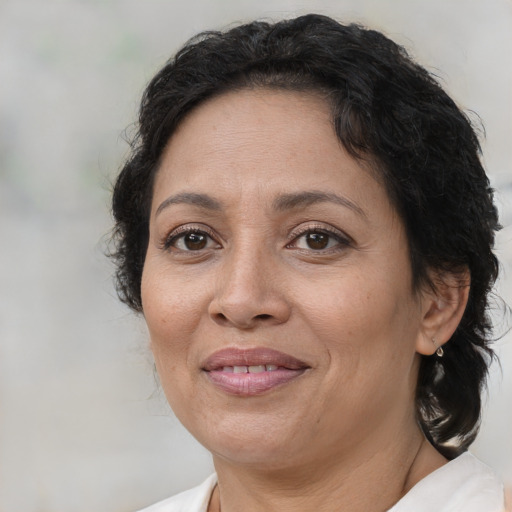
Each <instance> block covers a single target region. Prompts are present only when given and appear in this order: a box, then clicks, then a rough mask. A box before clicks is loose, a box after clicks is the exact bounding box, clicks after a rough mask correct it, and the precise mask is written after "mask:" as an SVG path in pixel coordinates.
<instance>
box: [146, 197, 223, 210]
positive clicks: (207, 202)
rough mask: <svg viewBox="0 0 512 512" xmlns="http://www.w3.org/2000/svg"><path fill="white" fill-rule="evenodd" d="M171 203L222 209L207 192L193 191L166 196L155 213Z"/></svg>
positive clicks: (207, 208) (206, 208)
mask: <svg viewBox="0 0 512 512" xmlns="http://www.w3.org/2000/svg"><path fill="white" fill-rule="evenodd" d="M172 204H191V205H193V206H198V207H199V208H203V209H205V210H215V211H219V210H221V209H222V205H221V204H220V203H219V201H217V200H216V199H213V197H210V196H209V195H207V194H197V193H194V192H182V193H181V194H176V195H175V196H170V197H168V198H167V199H166V200H165V201H163V202H162V203H160V206H159V207H158V208H157V209H156V213H155V215H158V214H159V213H161V212H162V210H164V209H165V208H168V207H169V206H171V205H172Z"/></svg>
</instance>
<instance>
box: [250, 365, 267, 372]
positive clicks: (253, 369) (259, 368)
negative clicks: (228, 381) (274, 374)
mask: <svg viewBox="0 0 512 512" xmlns="http://www.w3.org/2000/svg"><path fill="white" fill-rule="evenodd" d="M264 371H265V366H264V365H262V364H260V365H259V366H249V373H261V372H264Z"/></svg>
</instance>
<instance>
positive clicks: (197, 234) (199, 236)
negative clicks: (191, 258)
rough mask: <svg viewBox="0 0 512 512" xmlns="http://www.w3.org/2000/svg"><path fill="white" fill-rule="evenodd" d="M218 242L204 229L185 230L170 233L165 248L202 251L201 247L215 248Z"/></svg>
mask: <svg viewBox="0 0 512 512" xmlns="http://www.w3.org/2000/svg"><path fill="white" fill-rule="evenodd" d="M218 247H219V244H218V243H217V242H216V241H215V240H213V238H212V237H211V236H210V235H209V234H208V233H206V232H204V231H199V230H193V229H191V230H190V231H185V232H181V233H177V234H175V235H172V236H171V237H170V238H169V239H168V241H167V242H166V243H165V245H164V248H165V249H172V248H174V249H178V250H179V251H182V252H193V251H202V250H203V249H215V248H218Z"/></svg>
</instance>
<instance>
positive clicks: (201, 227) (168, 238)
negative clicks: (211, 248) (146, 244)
mask: <svg viewBox="0 0 512 512" xmlns="http://www.w3.org/2000/svg"><path fill="white" fill-rule="evenodd" d="M188 233H205V234H206V235H208V236H209V237H210V238H211V239H212V240H213V241H214V242H215V243H217V244H219V245H220V242H219V240H218V238H219V237H218V236H217V235H216V234H215V233H214V231H213V230H212V229H211V228H209V227H208V226H206V225H205V224H200V223H198V224H182V225H181V226H178V227H176V228H173V229H172V230H171V231H169V232H168V233H167V234H166V235H165V236H164V237H163V238H162V241H161V244H160V245H161V248H162V249H167V250H168V249H170V248H171V247H172V244H173V242H175V241H176V240H177V239H178V238H180V237H181V236H183V235H186V234H188Z"/></svg>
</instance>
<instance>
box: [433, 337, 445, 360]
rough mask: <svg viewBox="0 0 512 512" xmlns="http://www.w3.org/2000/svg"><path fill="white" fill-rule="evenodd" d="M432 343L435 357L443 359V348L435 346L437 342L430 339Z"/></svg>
mask: <svg viewBox="0 0 512 512" xmlns="http://www.w3.org/2000/svg"><path fill="white" fill-rule="evenodd" d="M432 343H433V344H434V347H436V355H437V357H443V356H444V350H443V347H438V346H437V341H436V339H435V338H432Z"/></svg>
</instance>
